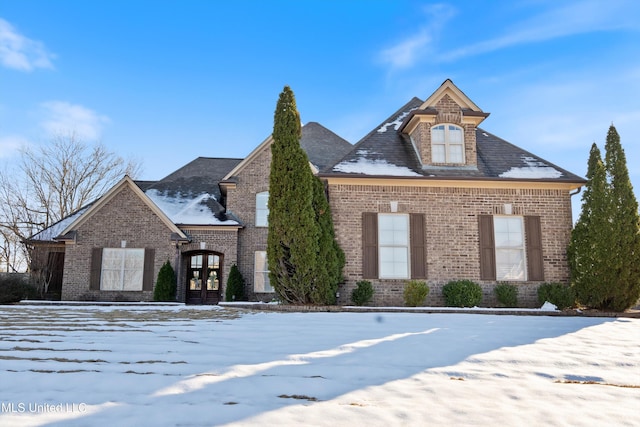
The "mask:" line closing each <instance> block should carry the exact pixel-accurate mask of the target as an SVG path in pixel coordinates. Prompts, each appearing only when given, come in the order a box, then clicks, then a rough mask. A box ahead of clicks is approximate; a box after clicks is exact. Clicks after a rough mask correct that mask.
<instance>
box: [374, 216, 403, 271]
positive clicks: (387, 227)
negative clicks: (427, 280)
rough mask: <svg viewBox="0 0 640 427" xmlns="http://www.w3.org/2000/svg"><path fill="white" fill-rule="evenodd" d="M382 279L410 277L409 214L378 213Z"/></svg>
mask: <svg viewBox="0 0 640 427" xmlns="http://www.w3.org/2000/svg"><path fill="white" fill-rule="evenodd" d="M378 245H379V246H378V247H379V257H380V272H379V275H380V278H381V279H407V278H409V216H408V215H403V214H379V215H378Z"/></svg>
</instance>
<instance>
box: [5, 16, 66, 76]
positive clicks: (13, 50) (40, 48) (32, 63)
mask: <svg viewBox="0 0 640 427" xmlns="http://www.w3.org/2000/svg"><path fill="white" fill-rule="evenodd" d="M53 58H55V55H54V54H52V53H51V52H48V51H47V49H46V48H45V46H44V44H43V43H42V42H39V41H37V40H31V39H29V38H27V37H25V36H23V35H22V34H20V33H18V32H17V31H16V29H15V28H13V26H12V25H11V24H10V23H9V22H7V21H5V20H4V19H2V18H0V63H1V64H2V65H3V66H4V67H6V68H13V69H15V70H20V71H33V70H34V69H35V68H50V69H52V68H53V63H52V62H51V61H52V60H53Z"/></svg>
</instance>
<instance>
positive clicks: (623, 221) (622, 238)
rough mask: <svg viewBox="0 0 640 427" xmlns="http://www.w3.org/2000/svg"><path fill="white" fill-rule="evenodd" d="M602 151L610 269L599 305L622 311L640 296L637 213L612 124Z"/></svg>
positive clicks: (622, 156) (639, 230)
mask: <svg viewBox="0 0 640 427" xmlns="http://www.w3.org/2000/svg"><path fill="white" fill-rule="evenodd" d="M605 152H606V155H605V167H606V171H607V178H608V182H609V191H608V193H609V194H608V196H609V197H608V200H609V214H610V218H611V220H610V221H609V224H610V226H611V229H610V233H609V234H608V235H607V242H608V247H607V248H606V249H607V254H608V259H609V263H608V264H609V265H608V266H609V269H608V271H607V273H608V276H607V279H606V280H604V282H605V283H608V284H609V286H610V294H609V295H608V296H607V298H606V299H605V300H604V301H603V302H604V304H603V307H602V308H606V309H611V310H614V311H624V310H626V309H627V308H630V307H632V306H633V305H634V304H635V303H636V302H637V301H638V298H639V297H640V217H639V216H638V202H637V200H636V198H635V195H634V193H633V186H632V185H631V180H630V179H629V170H628V169H627V159H626V156H625V154H624V150H623V148H622V145H621V144H620V136H619V135H618V132H617V131H616V128H615V127H614V126H613V125H611V126H610V127H609V132H608V133H607V142H606V144H605Z"/></svg>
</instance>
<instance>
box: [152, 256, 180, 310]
mask: <svg viewBox="0 0 640 427" xmlns="http://www.w3.org/2000/svg"><path fill="white" fill-rule="evenodd" d="M153 300H154V301H175V300H176V274H175V272H174V271H173V267H171V263H170V262H169V261H168V260H167V261H166V262H165V263H164V264H162V267H160V271H158V279H157V280H156V287H155V288H154V289H153Z"/></svg>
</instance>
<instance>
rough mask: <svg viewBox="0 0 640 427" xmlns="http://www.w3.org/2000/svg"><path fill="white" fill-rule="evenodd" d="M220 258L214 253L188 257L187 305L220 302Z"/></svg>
mask: <svg viewBox="0 0 640 427" xmlns="http://www.w3.org/2000/svg"><path fill="white" fill-rule="evenodd" d="M220 258H221V257H220V255H216V254H212V253H198V254H193V255H189V256H188V257H187V297H186V303H187V304H217V303H218V302H219V301H220V281H221V280H222V276H221V274H220V273H221V269H220V265H221V263H220Z"/></svg>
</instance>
